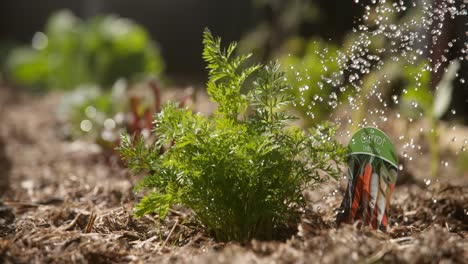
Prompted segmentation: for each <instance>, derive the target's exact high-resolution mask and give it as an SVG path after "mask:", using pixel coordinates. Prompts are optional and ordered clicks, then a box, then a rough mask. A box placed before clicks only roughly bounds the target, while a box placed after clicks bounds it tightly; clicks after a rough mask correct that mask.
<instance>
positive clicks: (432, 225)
mask: <svg viewBox="0 0 468 264" xmlns="http://www.w3.org/2000/svg"><path fill="white" fill-rule="evenodd" d="M59 100H60V95H56V94H52V95H47V96H44V97H40V98H38V97H34V98H32V97H27V96H26V97H23V98H22V99H20V100H19V101H18V102H17V103H15V104H12V105H9V106H8V107H7V108H5V109H4V111H3V117H2V127H1V131H2V133H1V134H0V135H2V138H3V139H4V144H3V147H4V151H3V152H4V153H3V154H2V152H1V151H0V154H2V155H3V156H2V157H7V158H8V160H9V164H10V171H9V173H8V175H9V179H10V180H9V183H8V184H9V186H8V189H6V192H5V194H4V195H3V203H0V262H2V261H3V262H6V263H31V262H33V263H34V262H37V263H42V262H51V263H64V262H67V263H68V262H78V263H86V262H91V263H122V262H125V263H127V262H132V263H144V262H156V263H175V262H176V263H192V262H197V263H198V262H200V263H272V262H280V263H281V262H285V263H295V262H321V263H350V262H359V263H363V262H369V263H370V262H401V263H421V262H423V263H426V262H429V263H431V262H434V263H435V262H442V261H447V262H454V263H457V262H458V263H463V262H465V261H466V259H468V242H467V241H468V239H467V232H468V226H467V223H468V219H467V210H468V184H467V179H466V178H457V185H453V184H450V181H449V180H448V179H450V178H448V177H445V178H441V179H440V181H438V182H437V183H434V184H431V185H430V186H426V184H424V183H422V180H421V179H419V178H415V179H412V180H410V181H406V182H405V183H404V184H402V185H400V186H397V187H396V188H395V193H394V195H393V196H392V206H391V208H390V224H391V229H390V230H389V232H388V233H382V232H377V231H373V230H368V229H365V228H364V229H357V228H356V226H354V225H343V226H342V227H340V228H338V229H337V228H336V226H335V209H336V208H338V207H339V204H340V202H341V199H342V193H343V191H344V189H343V183H340V182H334V183H330V184H328V185H326V186H324V187H323V188H322V189H320V190H314V191H310V192H308V193H306V197H307V198H308V200H309V201H310V202H309V204H308V206H307V208H306V210H305V212H304V213H303V215H302V217H301V222H300V224H299V226H298V228H297V232H296V233H294V234H293V235H292V236H291V237H290V238H289V239H286V240H285V241H270V242H262V241H252V242H251V243H249V244H248V245H239V244H235V243H218V242H216V241H214V240H213V239H211V238H210V237H209V236H207V235H206V234H205V233H204V232H203V231H202V228H201V227H200V226H199V225H198V224H197V222H196V220H195V217H194V215H193V214H192V213H191V212H190V211H188V210H185V209H183V208H173V209H172V210H171V211H170V213H169V216H168V217H167V218H166V219H164V220H161V219H159V218H158V217H157V216H156V215H149V216H145V217H142V218H139V219H137V218H135V217H133V215H132V210H133V206H134V204H135V202H136V201H137V200H138V198H139V197H138V196H136V195H135V194H134V193H133V192H132V188H133V185H134V183H135V182H136V180H137V178H136V177H134V176H131V175H130V174H129V173H128V172H127V171H126V170H125V169H123V168H121V167H118V166H110V165H109V164H108V163H107V162H106V160H105V159H104V158H102V155H101V153H100V151H99V150H98V148H97V147H96V146H95V145H93V144H90V143H86V142H71V141H65V140H63V139H62V138H61V137H59V136H58V134H57V133H58V132H57V127H58V121H57V119H56V117H55V106H56V105H57V103H58V101H59ZM0 150H1V145H0ZM415 169H417V170H423V169H424V167H417V168H415ZM2 177H3V176H2ZM434 182H435V181H434Z"/></svg>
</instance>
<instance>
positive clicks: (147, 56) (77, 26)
mask: <svg viewBox="0 0 468 264" xmlns="http://www.w3.org/2000/svg"><path fill="white" fill-rule="evenodd" d="M163 67H164V64H163V61H162V58H161V56H160V54H159V51H158V49H157V48H156V46H155V44H154V43H153V42H152V41H151V39H150V36H149V34H148V33H147V32H146V30H145V29H144V28H143V27H141V26H140V25H138V24H136V23H135V22H133V21H131V20H128V19H124V18H120V17H117V16H113V15H108V16H103V17H95V18H93V19H91V20H89V21H87V22H86V21H82V20H80V19H79V18H77V17H75V16H74V15H73V14H72V13H71V12H69V11H66V10H63V11H59V12H57V13H55V14H53V15H52V16H51V17H50V18H49V20H48V21H47V24H46V27H45V30H44V33H43V32H37V33H36V34H35V35H34V37H33V39H32V45H31V47H19V48H17V49H14V50H12V51H11V53H10V55H9V57H8V58H7V69H6V71H7V73H8V75H9V77H10V79H12V80H13V81H14V82H16V83H18V84H20V85H25V86H32V87H37V88H38V89H44V90H51V89H60V90H69V89H73V88H75V87H76V86H77V85H79V84H89V83H92V84H97V85H98V86H99V87H110V86H112V84H113V83H114V82H115V81H116V80H117V79H119V78H126V79H130V80H132V79H135V78H138V77H147V76H157V75H159V74H160V73H161V72H162V70H163Z"/></svg>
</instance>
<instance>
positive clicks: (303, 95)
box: [279, 38, 349, 126]
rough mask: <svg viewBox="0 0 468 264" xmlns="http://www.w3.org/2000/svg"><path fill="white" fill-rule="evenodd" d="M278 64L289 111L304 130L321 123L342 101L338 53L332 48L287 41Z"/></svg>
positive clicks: (314, 42) (318, 41) (317, 42)
mask: <svg viewBox="0 0 468 264" xmlns="http://www.w3.org/2000/svg"><path fill="white" fill-rule="evenodd" d="M285 46H286V47H285V48H283V49H284V50H288V51H289V52H290V53H289V54H287V55H286V52H284V53H283V54H284V55H282V56H281V57H280V59H279V61H280V63H281V65H282V68H283V70H284V71H285V72H286V75H285V76H286V78H287V82H288V84H289V85H290V86H291V89H290V90H289V91H288V92H289V93H290V94H291V95H292V96H293V98H294V99H295V101H294V104H293V109H294V110H295V111H297V112H298V114H299V115H300V117H301V118H302V119H303V120H304V123H305V126H310V125H312V124H314V123H317V122H320V121H323V120H324V119H326V118H327V117H329V114H330V113H331V112H332V111H333V109H335V108H336V107H337V105H338V103H339V102H340V101H341V100H343V99H344V98H346V96H347V95H348V94H349V91H347V89H346V85H345V84H344V83H343V74H342V72H341V68H342V67H341V66H340V61H339V58H340V52H339V49H338V47H337V46H336V45H334V44H332V43H329V42H326V41H323V40H321V39H311V40H309V41H307V42H304V40H302V39H298V38H296V39H291V40H290V41H288V42H287V43H286V44H285Z"/></svg>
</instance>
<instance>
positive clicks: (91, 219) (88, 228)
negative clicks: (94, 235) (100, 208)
mask: <svg viewBox="0 0 468 264" xmlns="http://www.w3.org/2000/svg"><path fill="white" fill-rule="evenodd" d="M95 220H96V214H95V213H94V212H92V213H91V215H90V216H89V218H88V223H87V224H86V229H85V233H89V232H91V229H92V228H93V225H94V221H95Z"/></svg>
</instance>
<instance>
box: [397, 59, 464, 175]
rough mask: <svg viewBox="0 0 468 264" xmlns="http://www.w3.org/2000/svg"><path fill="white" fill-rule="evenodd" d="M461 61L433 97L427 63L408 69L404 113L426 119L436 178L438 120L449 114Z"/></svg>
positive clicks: (433, 173) (454, 65)
mask: <svg viewBox="0 0 468 264" xmlns="http://www.w3.org/2000/svg"><path fill="white" fill-rule="evenodd" d="M459 67H460V62H459V61H458V60H455V61H454V62H452V63H451V64H450V65H449V67H448V68H447V71H446V72H445V73H444V75H443V77H442V80H441V81H440V83H439V84H438V85H437V88H436V91H435V93H434V95H432V93H431V92H430V73H431V71H430V68H429V65H428V64H427V63H424V62H423V63H421V64H420V65H418V66H417V67H408V68H407V70H406V71H405V77H406V78H405V79H406V81H407V86H406V89H405V92H404V93H403V95H402V104H401V108H402V112H403V113H404V114H405V115H406V116H408V117H409V118H419V117H424V118H426V119H427V120H428V121H429V127H430V131H429V132H428V133H426V138H427V142H428V143H429V149H430V153H431V175H432V176H433V177H436V176H437V175H438V173H439V167H440V162H441V161H440V153H439V152H440V151H439V129H438V125H439V120H440V119H441V118H442V116H443V115H444V114H445V113H446V112H447V110H448V108H449V106H450V101H451V100H452V99H451V98H452V91H453V84H452V81H453V79H454V78H455V76H456V73H457V71H458V68H459Z"/></svg>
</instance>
